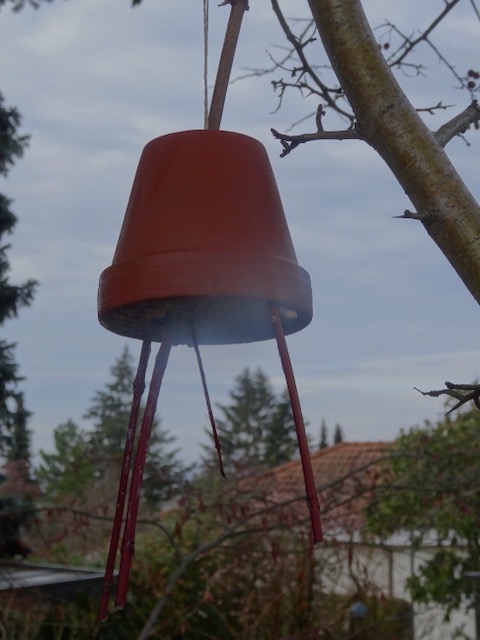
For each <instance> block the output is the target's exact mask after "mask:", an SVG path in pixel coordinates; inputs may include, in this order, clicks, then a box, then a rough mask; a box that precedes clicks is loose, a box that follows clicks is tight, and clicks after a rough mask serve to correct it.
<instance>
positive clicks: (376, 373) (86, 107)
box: [0, 0, 480, 460]
mask: <svg viewBox="0 0 480 640" xmlns="http://www.w3.org/2000/svg"><path fill="white" fill-rule="evenodd" d="M283 4H284V5H287V3H283ZM288 6H289V10H288V14H289V15H295V16H301V15H305V12H306V3H305V2H300V0H291V1H290V2H289V3H288ZM442 6H443V3H442V2H440V1H439V0H422V2H421V3H419V2H413V1H410V0H408V1H405V2H401V3H399V2H393V1H391V2H390V1H388V2H387V1H385V0H381V1H380V0H367V1H366V2H365V8H366V11H367V13H368V15H369V17H370V18H371V20H372V24H373V25H375V24H378V23H379V22H381V21H382V19H384V18H385V17H388V18H389V19H391V20H394V21H396V23H397V24H398V25H399V26H401V27H402V28H404V29H405V31H407V32H411V31H412V29H413V28H414V27H417V28H418V27H421V26H426V25H428V24H429V22H430V20H431V19H432V18H433V17H434V16H435V15H436V13H437V12H438V11H439V10H440V9H441V7H442ZM228 13H229V9H228V7H221V8H219V7H217V3H211V5H210V40H209V60H210V71H209V83H210V85H211V84H212V83H213V80H214V75H215V69H216V63H217V60H218V56H219V51H220V47H221V43H222V39H223V33H224V28H225V24H226V21H227V18H228ZM202 28H203V27H202V2H201V0H177V2H175V3H172V2H169V3H167V2H161V1H158V0H157V1H156V2H155V1H154V0H144V1H143V3H142V5H141V6H140V7H138V8H135V9H132V8H131V7H130V0H102V1H100V2H99V0H69V1H64V0H55V2H53V3H52V4H51V5H50V4H49V5H45V6H44V7H42V8H41V9H39V10H37V11H34V10H33V9H26V10H24V11H22V12H21V13H19V14H13V13H12V12H11V11H10V9H6V8H3V9H2V10H1V11H0V43H1V45H0V47H1V54H0V77H1V81H0V91H1V92H2V93H3V95H4V97H5V100H6V104H7V105H10V106H13V105H15V106H17V107H18V108H19V110H20V111H21V113H22V115H23V131H24V132H25V133H30V134H31V135H32V140H31V144H30V148H29V149H28V151H27V153H26V154H25V157H24V159H22V160H21V161H19V162H18V163H17V165H16V166H15V167H14V168H13V169H12V171H11V173H10V176H9V177H8V179H7V180H3V179H2V181H1V185H0V190H1V192H2V193H5V194H6V195H7V196H8V197H10V198H13V199H14V201H15V202H14V210H15V212H16V214H17V216H18V218H19V223H18V226H17V229H16V230H15V233H14V235H13V236H12V239H11V240H12V250H11V251H10V259H11V264H12V280H14V281H16V282H21V281H22V279H26V278H29V277H35V278H37V279H38V280H39V281H40V288H39V290H38V294H37V296H36V298H35V302H34V304H33V306H32V307H31V308H30V309H24V310H22V312H21V314H20V317H19V319H18V320H16V321H10V322H8V323H7V325H6V326H5V328H4V329H2V330H4V331H5V335H6V338H7V339H8V340H12V341H16V342H17V343H18V347H17V351H16V355H17V360H18V362H19V364H20V367H21V373H22V374H23V375H25V376H26V381H25V383H24V385H23V388H24V390H25V393H26V400H27V404H28V407H29V409H30V410H31V411H32V412H33V417H32V420H31V425H30V426H31V428H32V430H33V432H34V448H35V450H38V448H40V447H41V448H44V449H50V448H51V446H52V431H53V429H54V428H55V427H56V426H57V425H58V424H59V423H61V422H63V421H65V420H66V419H68V418H73V419H74V420H76V421H78V422H80V423H81V422H82V420H81V416H82V414H83V412H84V411H85V409H86V408H87V406H88V404H89V401H90V399H91V397H92V395H93V393H94V392H95V390H97V389H99V388H101V387H102V386H103V385H104V383H105V382H106V381H107V379H108V370H109V368H110V366H111V365H112V364H113V362H114V360H115V358H117V357H118V355H119V354H120V352H121V350H122V348H123V346H124V345H125V344H127V343H128V344H129V346H130V348H131V350H132V351H133V353H134V354H135V357H137V354H138V353H139V348H140V344H139V343H138V342H136V341H134V340H126V339H124V338H122V337H119V336H116V335H114V334H111V333H109V332H107V331H106V330H105V329H103V328H102V327H101V326H100V325H99V324H98V321H97V317H96V293H97V285H98V277H99V275H100V273H101V271H102V270H103V269H105V268H106V267H107V266H108V265H109V264H110V263H111V260H112V256H113V251H114V248H115V244H116V241H117V237H118V233H119V230H120V225H121V222H122V219H123V215H124V212H125V207H126V204H127V200H128V196H129V192H130V187H131V183H132V180H133V176H134V172H135V169H136V166H137V163H138V159H139V156H140V153H141V150H142V148H143V146H144V145H145V144H146V143H147V142H148V141H149V140H151V139H152V138H155V137H157V136H159V135H163V134H166V133H170V132H174V131H180V130H185V129H195V128H202V126H203V32H202ZM478 31H479V24H478V20H476V19H475V16H474V15H473V12H472V9H471V6H470V4H469V3H468V2H462V3H460V5H459V6H458V7H457V8H456V9H455V11H454V14H453V16H452V17H451V18H450V20H449V22H448V23H445V25H444V26H442V27H441V29H440V31H439V33H438V35H436V43H437V44H439V45H441V46H442V47H444V51H445V52H446V53H447V55H448V56H449V58H450V59H451V61H452V62H453V63H455V64H456V65H457V68H458V70H459V72H460V73H465V72H466V71H467V70H468V69H469V68H471V67H473V68H476V67H475V65H477V67H478V60H479V59H480V56H479V43H480V38H479V37H478ZM279 44H280V45H283V44H284V42H283V40H282V35H281V33H280V31H279V28H278V27H277V25H276V22H275V19H274V16H273V14H272V11H271V8H270V3H269V2H268V0H256V1H252V2H251V10H250V11H249V12H248V13H247V14H246V17H245V21H244V26H243V29H242V33H241V38H240V43H239V47H238V52H237V57H236V60H235V69H234V72H233V76H234V77H237V76H240V75H242V74H243V73H244V71H243V70H244V68H246V67H255V66H256V67H261V66H268V65H269V64H270V60H269V57H268V55H267V50H268V51H270V52H271V53H273V54H275V53H276V52H278V49H276V47H275V45H279ZM321 56H322V53H321V49H320V47H319V48H318V61H319V63H320V64H324V63H325V58H324V57H321ZM417 60H418V61H421V62H423V63H424V64H425V65H428V70H427V73H426V77H422V78H407V77H405V76H402V77H400V81H401V83H402V85H403V86H404V87H405V89H406V90H407V92H408V94H409V96H410V97H411V99H412V101H413V102H414V104H415V105H416V106H421V107H425V106H431V105H433V104H436V103H438V102H439V101H440V100H442V101H443V102H444V103H446V104H454V105H456V107H455V108H454V109H452V111H451V112H448V115H446V114H445V113H441V114H439V115H437V116H436V117H434V118H430V119H429V126H431V127H432V128H433V129H436V128H438V127H439V126H440V125H441V124H442V123H443V121H444V120H445V119H446V118H448V117H450V116H453V115H454V114H455V113H457V112H458V111H460V110H462V109H463V108H464V107H465V106H466V105H467V104H468V100H469V98H468V96H467V95H463V94H461V93H460V92H459V91H458V90H457V89H456V88H455V81H454V79H453V78H452V77H451V76H450V75H449V74H448V72H447V71H445V69H444V68H443V67H442V66H441V65H439V64H438V61H437V60H436V58H435V57H434V56H432V55H431V54H430V53H429V52H428V51H427V50H426V49H423V50H422V49H420V50H419V52H418V55H417ZM270 80H271V78H270V77H264V78H250V79H247V80H242V81H240V82H235V83H233V84H232V85H231V87H230V90H229V94H228V98H227V104H226V109H225V114H224V119H223V123H222V128H224V129H228V130H232V131H238V132H241V133H245V134H248V135H251V136H254V137H256V138H257V139H259V140H260V141H261V142H262V143H263V144H264V145H265V146H266V148H267V151H268V153H269V156H270V159H271V162H272V165H273V169H274V172H275V174H276V178H277V183H278V186H279V190H280V193H281V195H282V200H283V204H284V208H285V212H286V215H287V218H288V221H289V225H290V230H291V234H292V238H293V241H294V244H295V248H296V252H297V256H298V260H299V263H300V265H301V266H303V267H304V268H305V269H307V271H308V272H309V273H310V276H311V279H312V285H313V292H314V320H313V322H312V324H311V325H310V326H309V327H308V328H307V329H305V330H304V331H302V332H301V333H299V334H296V335H294V336H291V337H290V338H289V339H288V344H289V348H290V353H291V357H292V361H293V365H294V369H295V372H296V377H297V384H298V387H299V392H300V396H301V400H302V403H303V408H304V413H305V418H306V419H307V420H308V421H309V423H310V431H311V432H312V434H314V435H315V438H317V434H318V430H319V425H320V421H321V419H322V418H325V419H326V421H327V424H328V425H329V426H330V428H331V430H333V427H334V425H335V423H337V422H338V423H340V424H341V425H342V426H343V428H344V432H345V436H346V438H347V439H348V440H379V439H392V438H394V437H395V436H396V435H397V434H398V431H399V429H400V428H401V427H408V426H411V425H412V424H414V423H420V422H422V421H423V419H425V418H429V419H436V418H437V417H439V416H440V415H441V413H442V407H441V403H440V402H439V401H436V400H433V399H427V398H423V397H421V396H420V395H419V394H418V393H417V392H415V391H414V390H413V386H417V387H420V388H423V389H429V388H439V387H440V386H442V385H443V382H444V380H446V379H450V380H453V381H461V382H467V381H470V380H472V379H473V378H475V377H477V376H478V375H479V369H480V367H479V364H478V363H479V357H480V346H479V344H478V326H477V325H478V315H479V312H478V308H477V305H476V303H475V302H474V300H473V299H472V298H471V296H470V294H469V293H468V292H467V291H466V289H465V287H464V286H463V284H462V283H461V282H460V280H459V279H458V277H457V276H456V274H455V273H454V272H453V270H452V268H451V267H450V265H449V264H448V263H447V261H446V259H445V258H444V257H443V255H442V254H441V253H440V251H439V250H438V249H437V248H436V246H435V245H434V244H433V242H432V241H431V240H430V238H429V237H428V236H427V234H426V232H425V231H424V230H423V228H422V227H421V225H420V224H419V223H416V222H414V221H403V220H395V219H394V218H393V216H395V215H399V214H401V213H402V212H403V210H404V209H405V208H408V207H409V206H410V203H409V201H408V200H407V198H406V196H405V194H404V193H403V192H402V190H401V188H400V187H399V185H398V184H397V183H396V181H395V179H394V178H393V177H392V176H391V175H390V173H389V171H388V169H387V168H386V167H385V166H384V165H383V163H382V161H381V160H380V159H379V158H378V157H377V156H376V155H375V153H374V152H373V151H372V150H371V149H369V148H368V147H367V145H366V144H363V143H361V142H357V141H354V142H345V141H344V142H338V141H329V142H316V143H311V144H309V145H303V146H302V147H301V148H299V149H297V150H296V151H295V152H294V153H292V154H291V155H289V156H288V157H286V158H284V159H281V158H280V157H279V153H280V147H279V144H278V143H277V142H276V141H274V140H273V139H272V137H271V135H270V127H272V126H273V127H275V128H277V129H279V130H285V129H287V128H288V127H289V125H291V124H292V123H294V122H295V121H297V120H299V119H300V118H301V117H303V116H304V115H307V114H308V113H310V112H312V111H314V110H315V109H316V106H317V105H316V103H308V102H304V101H302V100H300V98H299V97H298V96H293V95H292V96H291V97H289V98H288V99H287V100H286V101H285V104H284V106H283V108H282V109H281V110H280V111H279V112H277V113H273V112H274V111H275V108H276V104H277V103H276V97H275V96H274V94H273V93H272V89H271V85H270ZM337 124H338V123H337V122H336V121H335V119H334V117H333V116H328V117H327V119H326V121H325V126H326V127H332V128H333V127H334V126H336V125H337ZM312 129H313V124H312V123H310V122H308V123H304V124H302V125H300V126H299V127H298V128H297V129H296V131H297V132H301V131H304V130H312ZM467 138H468V140H469V141H470V142H471V146H470V147H468V146H467V145H466V144H465V143H464V142H463V141H461V140H454V141H453V142H451V143H450V144H449V146H448V149H447V150H448V153H449V154H450V157H451V158H452V160H453V162H454V163H455V165H456V166H457V168H458V170H459V171H460V173H461V175H462V177H463V178H464V179H465V181H466V183H467V184H468V186H469V187H470V189H471V190H472V192H473V193H474V195H476V197H477V198H478V197H479V195H480V185H479V181H478V176H479V174H480V135H479V134H478V133H477V132H471V133H469V134H468V136H467ZM203 357H204V364H205V368H206V373H207V379H208V382H209V386H210V392H211V395H212V400H213V401H214V402H225V401H226V399H227V395H228V391H229V390H230V388H231V387H232V384H233V380H234V377H235V376H236V375H237V374H238V373H240V372H241V371H242V369H243V368H244V367H246V366H248V367H251V368H255V367H257V366H259V367H262V368H263V369H264V370H265V372H266V373H267V374H268V375H269V376H270V378H271V380H272V382H273V383H274V384H275V387H276V389H278V391H280V390H281V389H282V388H283V384H284V383H283V377H282V372H281V368H280V364H279V362H278V357H277V351H276V347H275V344H274V343H273V342H272V341H270V342H266V343H261V344H254V345H239V346H234V347H232V346H222V347H205V348H204V349H203ZM159 414H160V416H161V418H162V423H163V426H164V427H166V428H168V429H170V430H171V431H172V433H173V434H174V435H175V436H176V437H177V438H178V441H177V444H178V445H179V446H180V447H181V449H182V452H183V455H184V456H185V457H186V458H187V459H189V460H194V459H195V458H196V457H197V455H198V448H199V443H200V442H202V441H204V434H203V426H204V425H206V424H207V419H206V410H205V407H204V402H203V396H202V390H201V385H200V380H199V375H198V372H197V369H196V364H195V359H194V354H193V353H192V350H191V349H188V348H186V347H177V348H175V349H174V351H173V352H172V355H171V360H170V363H169V368H168V370H167V374H166V377H165V382H164V386H163V389H162V392H161V396H160V401H159Z"/></svg>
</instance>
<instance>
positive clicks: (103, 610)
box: [98, 340, 150, 622]
mask: <svg viewBox="0 0 480 640" xmlns="http://www.w3.org/2000/svg"><path fill="white" fill-rule="evenodd" d="M149 356H150V341H149V340H145V341H144V342H143V344H142V351H141V353H140V359H139V362H138V369H137V375H136V376H135V381H134V383H133V399H132V408H131V410H130V417H129V420H128V428H127V437H126V440H125V449H124V452H123V461H122V471H121V475H120V482H119V485H118V494H117V507H116V510H115V518H114V521H113V527H112V537H111V540H110V549H109V551H108V559H107V566H106V568H105V578H104V581H103V593H102V599H101V602H100V610H99V614H98V619H99V620H101V621H102V622H103V621H105V620H106V619H107V611H108V600H109V597H110V588H111V586H112V582H113V572H114V568H115V558H116V556H117V549H118V541H119V539H120V530H121V528H122V519H123V512H124V509H125V496H126V493H127V486H128V478H129V475H130V463H131V460H132V451H133V443H134V441H135V432H136V430H137V421H138V414H139V411H140V403H141V400H142V395H143V392H144V391H145V371H146V369H147V364H148V358H149Z"/></svg>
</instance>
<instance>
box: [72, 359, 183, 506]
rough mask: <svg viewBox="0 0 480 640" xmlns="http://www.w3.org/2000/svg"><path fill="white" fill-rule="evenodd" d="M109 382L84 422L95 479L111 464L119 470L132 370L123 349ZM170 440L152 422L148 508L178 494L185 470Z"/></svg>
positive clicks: (145, 488) (146, 485)
mask: <svg viewBox="0 0 480 640" xmlns="http://www.w3.org/2000/svg"><path fill="white" fill-rule="evenodd" d="M110 374H111V380H110V382H108V383H107V384H106V385H105V387H104V390H102V391H97V392H96V393H95V395H94V397H93V398H92V401H91V404H90V407H89V408H88V409H87V411H86V413H85V415H84V418H85V419H86V420H89V421H91V422H92V423H93V430H92V431H91V432H90V433H89V434H88V453H87V455H88V457H89V458H90V460H91V461H92V464H93V466H94V474H95V477H96V478H97V479H102V478H104V477H105V475H106V473H107V472H108V470H109V468H110V467H111V465H112V464H113V465H114V466H116V468H117V469H118V471H119V470H120V466H121V462H122V458H123V448H124V446H125V437H126V433H127V427H128V421H129V416H130V407H131V403H132V393H133V391H132V390H133V383H134V380H135V369H134V366H133V358H132V355H131V353H130V352H129V350H128V347H125V348H124V350H123V352H122V353H121V355H120V357H119V358H118V359H117V361H116V362H115V364H114V365H113V366H112V368H111V369H110ZM173 441H174V437H173V436H171V435H170V434H169V433H168V432H167V431H166V430H164V429H162V428H161V427H160V422H159V421H158V420H155V421H154V424H153V428H152V433H151V436H150V442H149V446H148V456H147V461H146V464H145V469H144V480H143V495H144V497H145V499H146V500H147V503H148V504H149V505H150V506H152V507H153V506H156V505H159V504H160V503H161V502H163V501H165V500H167V499H169V498H170V497H171V496H172V495H174V493H175V492H176V491H178V489H179V487H180V486H181V484H182V482H183V481H184V477H185V474H186V472H187V468H186V467H185V466H184V465H183V464H182V462H181V461H180V460H179V457H178V449H173V448H172V446H171V445H172V443H173Z"/></svg>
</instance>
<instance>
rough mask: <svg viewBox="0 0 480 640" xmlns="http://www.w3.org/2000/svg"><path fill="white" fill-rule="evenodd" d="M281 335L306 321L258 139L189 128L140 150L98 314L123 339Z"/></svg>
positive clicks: (306, 293) (306, 303) (305, 301)
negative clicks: (274, 316)
mask: <svg viewBox="0 0 480 640" xmlns="http://www.w3.org/2000/svg"><path fill="white" fill-rule="evenodd" d="M272 304H274V305H275V306H277V308H278V309H279V310H280V316H281V320H282V325H283V329H284V332H285V333H287V334H288V333H293V332H295V331H299V330H300V329H303V328H304V327H305V326H306V325H308V324H309V322H310V320H311V318H312V293H311V287H310V278H309V276H308V273H307V272H306V271H305V270H304V269H302V268H301V267H300V266H299V265H298V262H297V258H296V256H295V251H294V248H293V244H292V241H291V238H290V234H289V231H288V227H287V223H286V220H285V215H284V212H283V208H282V203H281V201H280V196H279V193H278V189H277V186H276V183H275V178H274V176H273V172H272V169H271V166H270V163H269V160H268V157H267V154H266V151H265V149H264V147H263V146H262V145H261V144H260V143H259V142H258V141H257V140H255V139H253V138H250V137H248V136H245V135H241V134H238V133H231V132H226V131H210V130H205V131H204V130H198V131H184V132H180V133H173V134H169V135H165V136H162V137H159V138H156V139H155V140H152V141H151V142H149V143H148V144H147V145H146V147H145V149H144V150H143V153H142V156H141V158H140V163H139V166H138V169H137V173H136V176H135V180H134V183H133V187H132V192H131V195H130V200H129V203H128V207H127V211H126V214H125V219H124V221H123V226H122V229H121V232H120V237H119V240H118V244H117V248H116V251H115V255H114V258H113V263H112V265H111V266H110V267H108V268H107V269H106V270H105V271H104V272H103V273H102V275H101V277H100V286H99V291H98V315H99V319H100V322H101V324H102V325H103V326H104V327H106V328H107V329H109V330H111V331H113V332H115V333H118V334H120V335H124V336H130V337H134V338H140V339H143V340H145V339H149V340H155V341H162V340H163V338H164V336H165V332H167V331H168V332H169V334H170V337H171V338H172V336H173V342H174V343H176V344H178V343H184V344H192V331H195V335H196V339H197V341H198V343H200V344H202V343H203V344H227V343H241V342H252V341H256V340H265V339H268V338H272V337H273V336H274V333H273V327H272V320H271V311H270V308H271V305H272Z"/></svg>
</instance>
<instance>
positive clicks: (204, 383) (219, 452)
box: [192, 330, 227, 478]
mask: <svg viewBox="0 0 480 640" xmlns="http://www.w3.org/2000/svg"><path fill="white" fill-rule="evenodd" d="M192 335H193V348H194V349H195V355H196V356H197V363H198V369H199V371H200V378H201V379H202V386H203V394H204V396H205V402H206V403H207V411H208V417H209V419H210V424H211V426H212V434H213V441H214V443H215V449H216V450H217V457H218V466H219V468H220V473H221V474H222V476H223V477H224V478H226V477H227V476H226V475H225V471H224V469H223V460H222V446H221V444H220V439H219V437H218V433H217V425H216V424H215V417H214V415H213V410H212V403H211V402H210V395H209V393H208V387H207V378H206V377H205V370H204V368H203V362H202V356H201V355H200V349H199V348H198V342H197V336H196V334H195V331H194V330H192Z"/></svg>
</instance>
